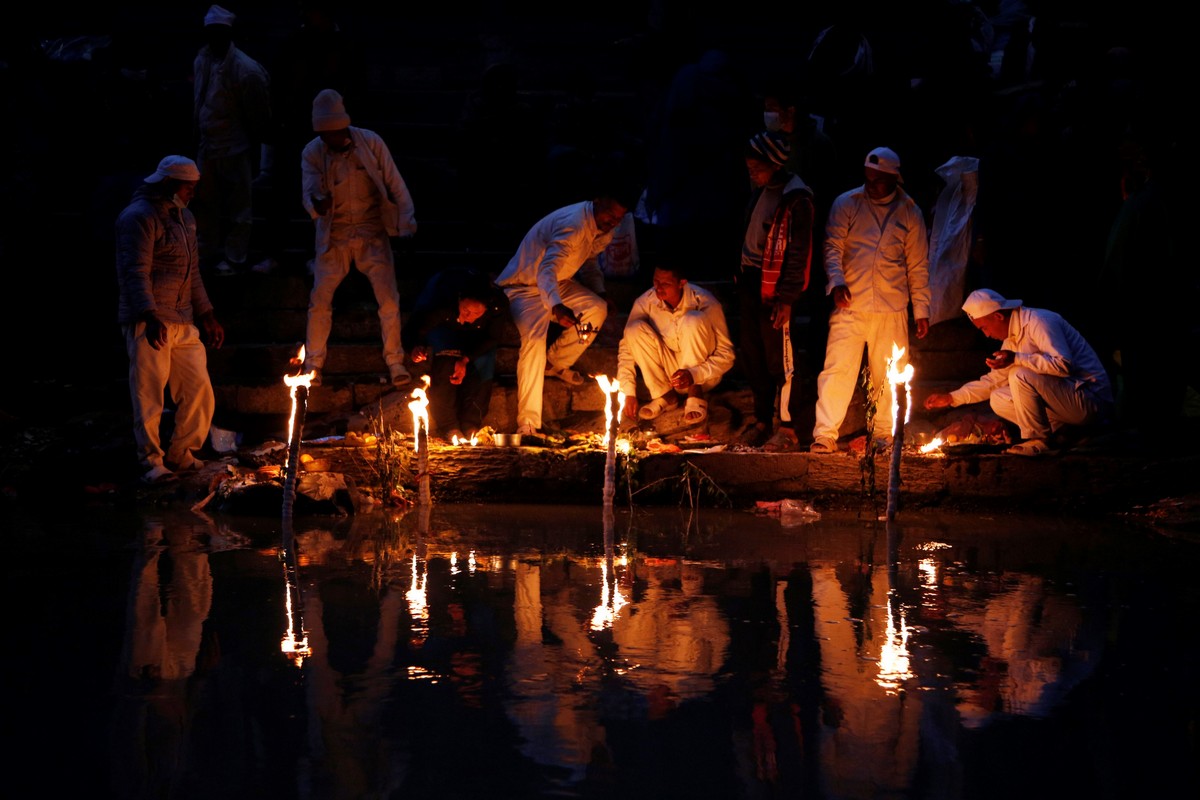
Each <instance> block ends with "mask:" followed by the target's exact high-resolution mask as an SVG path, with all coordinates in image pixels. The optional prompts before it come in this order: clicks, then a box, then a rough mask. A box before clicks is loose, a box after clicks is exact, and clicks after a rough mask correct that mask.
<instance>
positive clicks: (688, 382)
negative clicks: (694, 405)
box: [671, 369, 695, 392]
mask: <svg viewBox="0 0 1200 800" xmlns="http://www.w3.org/2000/svg"><path fill="white" fill-rule="evenodd" d="M694 383H695V381H694V380H692V373H691V372H690V371H688V370H686V369H677V370H675V372H674V374H672V375H671V388H672V389H674V390H675V391H677V392H684V391H687V390H688V389H689V388H691V386H692V384H694Z"/></svg>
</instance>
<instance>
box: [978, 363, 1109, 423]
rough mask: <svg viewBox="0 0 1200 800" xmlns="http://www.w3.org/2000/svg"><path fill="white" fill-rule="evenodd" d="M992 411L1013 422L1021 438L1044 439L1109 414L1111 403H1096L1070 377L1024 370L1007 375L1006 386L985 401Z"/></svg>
mask: <svg viewBox="0 0 1200 800" xmlns="http://www.w3.org/2000/svg"><path fill="white" fill-rule="evenodd" d="M988 400H989V402H990V404H991V406H992V410H993V411H995V412H996V414H997V416H1000V417H1002V418H1004V419H1006V420H1008V421H1009V422H1013V423H1016V425H1017V426H1018V427H1020V429H1021V437H1022V438H1024V439H1045V438H1047V437H1048V436H1050V434H1052V433H1054V432H1055V431H1057V430H1058V429H1059V428H1061V427H1062V426H1063V425H1085V424H1087V423H1090V422H1096V421H1099V420H1101V419H1103V418H1104V417H1105V415H1107V414H1110V413H1111V412H1112V410H1113V407H1112V403H1109V402H1106V401H1104V400H1099V399H1097V398H1096V396H1095V395H1094V394H1093V393H1092V392H1091V390H1089V389H1088V388H1087V387H1086V386H1082V387H1080V388H1078V389H1077V388H1075V379H1074V378H1060V377H1058V376H1057V375H1043V374H1041V373H1038V372H1034V371H1033V370H1030V369H1026V368H1025V367H1016V368H1014V369H1013V370H1012V372H1011V373H1009V376H1008V385H1007V386H1002V387H1000V388H999V389H996V390H995V391H993V392H992V394H991V397H989V398H988Z"/></svg>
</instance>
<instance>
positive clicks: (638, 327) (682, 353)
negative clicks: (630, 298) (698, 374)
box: [624, 313, 721, 398]
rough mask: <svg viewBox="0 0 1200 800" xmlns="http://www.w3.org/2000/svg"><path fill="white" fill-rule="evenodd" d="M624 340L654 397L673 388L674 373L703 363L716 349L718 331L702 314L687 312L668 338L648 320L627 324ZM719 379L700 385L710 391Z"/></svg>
mask: <svg viewBox="0 0 1200 800" xmlns="http://www.w3.org/2000/svg"><path fill="white" fill-rule="evenodd" d="M624 339H625V344H626V346H627V347H628V348H629V352H630V353H631V354H632V355H633V360H634V362H635V363H636V364H637V366H638V369H639V370H641V372H642V380H643V381H645V383H646V388H647V389H649V390H650V397H652V398H654V397H662V396H663V395H665V394H666V393H667V392H669V391H671V375H672V373H674V372H675V371H676V370H680V369H691V368H692V367H695V366H696V365H698V364H703V363H704V362H705V361H707V360H708V357H709V355H710V354H711V353H712V352H713V350H716V349H717V336H716V333H715V332H714V331H713V329H712V326H711V325H708V324H707V323H706V321H705V319H704V316H703V315H702V314H700V313H685V314H684V315H683V316H682V317H680V319H679V322H678V324H676V326H675V329H674V331H672V335H671V336H670V339H669V340H667V339H664V338H663V335H662V334H661V333H659V330H658V328H656V327H654V325H653V324H651V323H650V321H649V320H645V319H639V320H635V321H633V322H631V323H630V324H628V325H626V326H625V334H624ZM720 381H721V378H720V376H718V377H717V378H716V379H715V380H711V381H709V382H708V383H702V384H697V385H698V386H699V387H700V388H701V389H703V390H704V391H706V392H707V391H709V390H710V389H712V388H714V387H715V386H716V385H717V384H718V383H720Z"/></svg>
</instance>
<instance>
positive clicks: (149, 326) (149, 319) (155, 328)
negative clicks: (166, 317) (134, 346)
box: [144, 312, 167, 350]
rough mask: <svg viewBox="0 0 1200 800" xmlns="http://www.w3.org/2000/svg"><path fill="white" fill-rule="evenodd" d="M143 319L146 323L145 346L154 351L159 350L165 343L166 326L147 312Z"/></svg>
mask: <svg viewBox="0 0 1200 800" xmlns="http://www.w3.org/2000/svg"><path fill="white" fill-rule="evenodd" d="M144 319H145V321H146V344H148V345H150V346H151V347H152V348H154V349H155V350H161V349H162V348H163V345H165V344H166V343H167V326H166V325H165V324H164V323H163V321H162V320H161V319H159V318H158V317H157V316H155V315H154V314H153V313H152V312H147V313H146V315H145V317H144Z"/></svg>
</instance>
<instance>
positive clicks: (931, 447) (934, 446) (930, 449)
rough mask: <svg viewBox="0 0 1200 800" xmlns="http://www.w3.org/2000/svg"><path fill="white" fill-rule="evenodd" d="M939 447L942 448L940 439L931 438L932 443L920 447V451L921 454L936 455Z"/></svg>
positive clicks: (938, 437) (937, 437)
mask: <svg viewBox="0 0 1200 800" xmlns="http://www.w3.org/2000/svg"><path fill="white" fill-rule="evenodd" d="M941 446H942V438H941V437H940V436H935V437H934V438H933V441H931V442H929V444H923V445H921V448H920V449H921V452H922V453H936V452H937V451H938V448H940V447H941Z"/></svg>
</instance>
